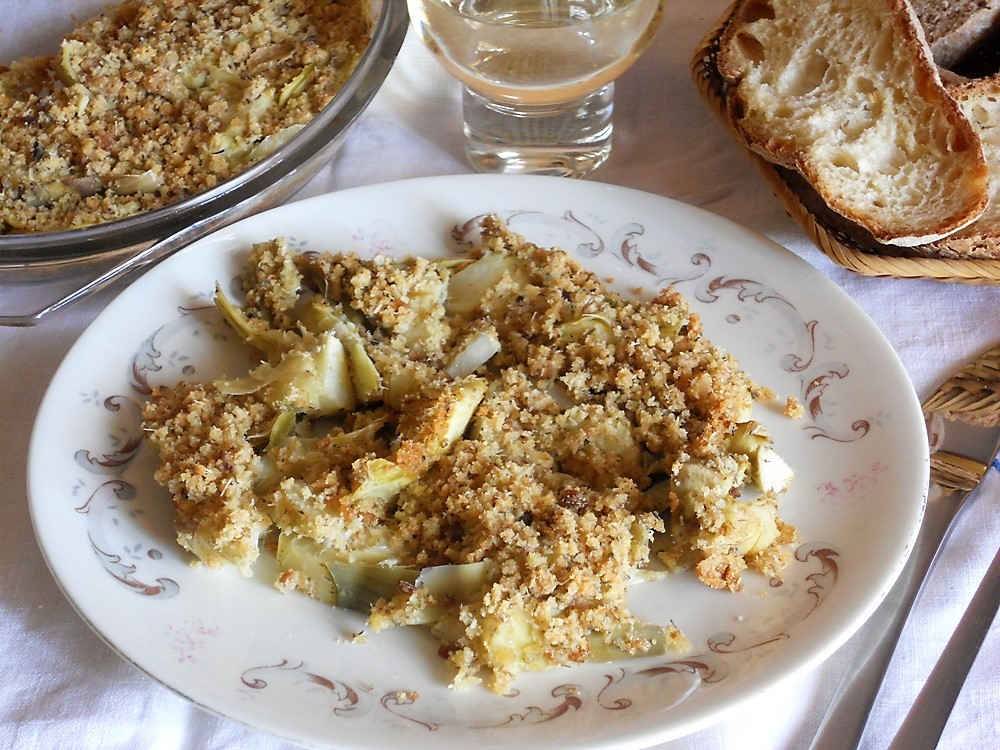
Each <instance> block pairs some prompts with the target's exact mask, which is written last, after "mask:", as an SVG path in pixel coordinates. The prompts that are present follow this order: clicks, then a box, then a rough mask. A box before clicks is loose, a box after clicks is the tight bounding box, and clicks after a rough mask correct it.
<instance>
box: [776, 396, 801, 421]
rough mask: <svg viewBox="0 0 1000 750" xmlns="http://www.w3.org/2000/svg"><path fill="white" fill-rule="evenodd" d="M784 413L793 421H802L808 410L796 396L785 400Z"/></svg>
mask: <svg viewBox="0 0 1000 750" xmlns="http://www.w3.org/2000/svg"><path fill="white" fill-rule="evenodd" d="M782 413H783V414H784V415H785V416H786V417H790V418H792V419H802V417H804V416H805V414H806V409H805V407H804V406H802V402H801V401H799V400H798V399H797V398H795V396H789V397H788V398H787V399H786V400H785V408H784V411H783V412H782Z"/></svg>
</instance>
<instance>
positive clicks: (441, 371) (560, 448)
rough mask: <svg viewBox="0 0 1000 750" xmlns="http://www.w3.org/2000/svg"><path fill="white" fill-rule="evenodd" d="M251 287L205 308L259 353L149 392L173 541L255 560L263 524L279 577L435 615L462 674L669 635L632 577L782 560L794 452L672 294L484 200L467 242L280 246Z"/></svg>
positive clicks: (664, 642)
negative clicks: (250, 365)
mask: <svg viewBox="0 0 1000 750" xmlns="http://www.w3.org/2000/svg"><path fill="white" fill-rule="evenodd" d="M243 282H244V287H245V293H246V304H245V306H244V307H243V308H242V310H240V309H239V308H235V307H234V306H232V304H231V303H229V302H228V301H227V300H225V299H222V298H220V299H218V300H217V304H219V307H220V309H221V310H222V311H223V314H224V315H225V316H226V317H227V319H228V320H229V322H230V324H231V325H233V327H234V328H235V329H236V330H237V331H238V332H239V333H240V335H241V336H243V337H244V338H245V339H246V340H247V342H248V343H250V344H251V345H253V346H255V347H256V348H257V349H258V350H259V351H260V352H261V358H262V360H265V361H263V362H262V364H261V365H260V366H259V367H257V368H255V369H254V370H253V372H251V373H250V375H248V376H246V377H240V378H236V379H233V380H225V381H219V382H217V383H216V384H214V385H212V386H203V385H192V384H184V383H181V384H179V385H177V386H175V387H174V388H166V389H157V390H156V392H154V394H153V397H152V399H151V400H150V402H149V404H148V405H147V407H146V412H145V419H146V425H147V430H149V436H150V439H151V440H152V441H153V443H154V444H155V445H156V446H157V447H158V448H159V450H160V452H161V458H162V466H161V468H160V470H159V471H158V472H157V480H158V481H160V482H161V483H163V484H164V485H165V486H166V487H167V488H168V489H169V490H170V492H171V495H172V496H173V498H174V503H175V505H176V507H177V509H178V539H179V541H180V543H181V544H182V545H183V546H185V547H186V548H187V549H190V550H191V551H192V552H194V554H195V555H197V556H198V557H200V558H201V559H203V560H204V561H205V562H207V563H209V564H215V563H218V562H220V561H221V560H228V561H231V562H234V563H236V564H238V565H240V566H242V567H244V568H247V567H249V566H250V565H252V563H253V560H254V559H255V558H256V555H257V550H256V547H254V548H253V549H250V548H248V547H246V546H242V547H239V546H236V547H234V546H233V542H232V539H240V540H250V539H252V540H253V541H254V543H256V534H258V533H259V530H260V529H261V528H262V527H263V526H267V525H271V524H273V525H274V527H275V531H276V532H277V533H278V534H279V538H278V551H277V555H278V562H279V568H280V569H281V570H282V572H281V574H280V576H279V578H278V581H277V585H278V587H279V588H281V589H282V590H290V589H299V590H302V591H304V592H305V593H307V594H309V595H311V596H314V597H316V598H319V599H321V600H323V601H327V602H329V603H331V604H336V605H337V606H346V607H351V608H355V609H361V610H362V611H365V612H369V627H370V630H372V631H378V630H380V629H382V628H386V627H393V626H398V625H405V624H422V625H428V626H430V627H431V630H432V632H433V633H434V635H435V636H436V637H437V638H438V639H439V640H440V641H441V643H442V650H441V653H442V655H443V656H445V657H446V658H448V659H449V660H450V662H451V663H452V664H453V666H454V668H455V671H456V682H459V683H466V682H473V681H477V680H484V681H485V682H486V684H487V686H488V687H490V688H491V689H493V690H497V691H501V692H503V691H505V690H506V689H507V688H508V687H509V685H510V682H511V681H512V680H513V679H514V677H515V676H516V675H517V674H518V673H519V672H522V671H525V670H533V669H542V668H546V667H549V666H553V665H560V664H568V663H572V662H580V661H585V660H606V659H614V658H625V657H627V656H629V655H635V654H650V653H662V652H664V651H665V650H667V649H671V648H677V647H680V646H681V645H683V644H684V639H683V636H681V635H680V633H679V632H678V631H677V630H676V628H673V626H672V625H671V624H670V617H671V615H672V614H674V613H670V612H664V613H663V614H662V619H661V620H660V621H659V622H657V623H643V622H640V621H638V620H637V619H636V618H635V617H634V616H633V615H632V614H631V613H630V611H629V610H628V607H627V605H626V593H627V591H628V588H629V585H630V582H632V581H633V580H635V579H636V578H637V577H642V576H647V577H648V576H654V577H655V576H656V575H665V574H667V571H670V570H675V569H692V570H693V571H694V574H695V575H696V576H697V577H698V578H699V579H701V581H702V582H704V583H705V584H707V585H708V586H712V587H715V588H725V589H731V590H736V589H739V588H740V584H741V573H742V572H743V571H744V570H746V569H750V570H756V571H760V572H762V573H765V574H767V575H779V574H780V570H781V568H782V567H783V566H784V565H785V563H786V562H787V558H788V553H787V549H786V546H787V544H788V543H789V542H791V541H793V540H794V538H795V531H794V529H793V528H792V527H791V526H789V525H787V524H785V523H784V522H783V521H781V520H780V518H779V517H778V500H777V498H778V496H779V495H780V494H781V493H782V492H784V491H785V490H786V489H787V487H788V485H789V483H790V481H791V471H790V470H789V469H788V467H787V465H785V464H784V462H783V461H782V460H781V459H780V457H779V456H778V455H777V453H775V452H774V450H773V449H772V448H771V447H770V446H771V441H770V438H769V437H768V436H767V434H766V433H765V432H764V431H763V429H762V428H761V427H760V426H759V425H757V424H756V423H755V422H753V421H752V420H751V418H750V409H751V405H752V402H753V400H754V394H755V393H759V392H761V391H762V389H759V388H757V387H756V386H754V385H753V384H752V383H751V382H750V381H749V379H748V378H747V376H746V375H745V374H744V373H743V372H742V371H741V370H740V368H739V366H738V364H737V363H736V362H735V361H734V359H733V358H732V357H731V356H729V355H728V354H726V353H724V352H722V351H720V350H719V349H717V348H716V347H715V346H713V345H712V344H711V342H709V341H708V340H707V339H706V338H705V337H704V335H703V333H702V329H701V324H700V321H699V320H698V317H697V315H695V314H693V313H692V312H691V311H690V310H689V309H688V306H687V304H686V303H685V301H684V299H683V298H682V297H681V296H680V295H679V294H678V293H677V292H676V291H674V290H672V289H667V290H664V291H662V292H661V293H660V294H658V295H657V296H656V297H655V298H654V299H652V300H651V301H648V302H636V301H631V300H628V299H625V298H623V297H621V296H619V295H617V294H614V293H611V292H609V291H607V290H605V289H604V287H603V286H602V284H601V283H600V281H599V279H598V278H597V277H596V276H594V275H593V274H591V273H589V272H588V271H586V270H584V269H583V268H581V267H580V266H579V265H578V264H577V263H576V262H575V261H574V260H573V259H572V258H570V256H569V255H567V254H566V253H564V252H562V251H559V250H547V249H543V248H539V247H536V246H535V245H532V244H530V243H528V242H526V241H524V240H523V239H522V238H521V237H518V236H516V235H513V234H511V233H509V232H508V231H507V230H506V228H505V227H504V226H503V225H502V224H501V223H500V222H499V221H497V220H496V219H494V218H492V217H490V218H487V219H485V220H484V222H483V226H482V239H481V242H479V243H478V244H477V245H476V246H475V247H473V248H470V250H469V252H468V254H467V257H465V258H462V259H447V260H426V259H420V258H410V259H404V260H394V259H389V258H383V257H377V258H373V259H361V258H358V257H356V256H353V255H346V254H339V255H333V254H315V253H311V254H302V255H294V254H292V253H290V252H289V250H288V249H287V247H286V246H285V244H284V243H283V242H281V241H279V240H275V241H272V242H269V243H264V244H262V245H258V246H256V247H255V248H254V250H253V251H252V253H251V255H250V258H249V261H248V264H247V270H246V272H245V274H244V276H243ZM317 384H319V385H318V386H317ZM315 387H319V388H320V389H321V391H322V393H313V392H312V389H314V388H315ZM193 426H194V427H193ZM193 476H197V481H194V480H193V479H192V477H193ZM227 482H228V483H227ZM241 512H242V514H241ZM657 571H659V572H657Z"/></svg>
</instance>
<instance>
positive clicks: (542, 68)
mask: <svg viewBox="0 0 1000 750" xmlns="http://www.w3.org/2000/svg"><path fill="white" fill-rule="evenodd" d="M409 3H410V15H411V17H412V18H413V21H414V23H415V24H416V27H417V29H418V30H419V32H420V34H421V36H422V37H423V40H424V42H426V44H427V45H428V47H429V48H430V49H431V51H432V52H433V53H434V54H435V55H436V56H437V57H438V59H440V60H441V62H442V63H443V64H444V66H445V68H446V69H447V70H448V72H449V73H451V74H452V75H453V76H454V77H456V78H458V79H459V80H460V81H461V82H462V83H463V84H465V91H464V94H463V96H464V98H463V115H464V120H465V136H466V153H467V154H468V156H469V160H470V161H471V162H472V165H473V166H474V167H476V168H477V169H479V170H481V171H490V172H531V173H547V174H561V175H567V176H581V175H583V174H586V173H587V172H590V171H591V170H593V169H595V168H597V167H598V166H600V165H601V164H602V163H604V161H605V160H606V159H607V158H608V155H609V154H610V152H611V135H612V109H613V96H614V80H615V79H616V78H617V77H618V76H619V75H621V74H622V72H624V71H625V70H626V69H627V68H628V67H629V66H630V65H631V64H632V63H633V62H634V61H635V59H636V58H637V57H638V56H639V55H640V54H641V53H642V51H643V50H644V49H645V48H646V46H647V45H648V44H649V41H650V39H651V38H652V36H653V34H654V33H655V31H656V27H657V24H658V21H659V18H660V13H661V9H662V0H409Z"/></svg>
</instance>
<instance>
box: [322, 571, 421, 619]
mask: <svg viewBox="0 0 1000 750" xmlns="http://www.w3.org/2000/svg"><path fill="white" fill-rule="evenodd" d="M326 567H327V570H329V571H330V576H331V577H332V579H333V587H334V590H335V591H336V606H338V607H344V608H345V609H353V610H356V611H358V612H370V611H371V608H372V606H373V605H374V604H375V602H377V601H378V600H379V599H391V598H392V597H393V596H395V595H396V594H397V593H399V592H400V591H401V590H402V584H411V585H412V584H413V583H414V582H415V581H416V580H417V575H418V574H419V571H418V570H417V569H416V568H410V567H405V566H401V565H371V564H368V563H359V562H355V563H343V562H330V563H328V564H327V566H326Z"/></svg>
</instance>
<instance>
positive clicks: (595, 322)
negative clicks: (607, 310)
mask: <svg viewBox="0 0 1000 750" xmlns="http://www.w3.org/2000/svg"><path fill="white" fill-rule="evenodd" d="M588 335H592V336H594V337H595V338H596V339H597V340H598V341H612V340H613V339H614V323H612V322H611V320H610V319H609V318H607V317H606V316H604V315H597V314H592V313H588V314H586V315H581V316H580V317H579V318H578V319H576V320H571V321H570V322H569V323H563V324H562V326H561V327H560V329H559V337H560V339H561V340H562V341H563V342H564V343H565V342H569V341H579V340H581V339H584V338H586V337H587V336H588Z"/></svg>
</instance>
